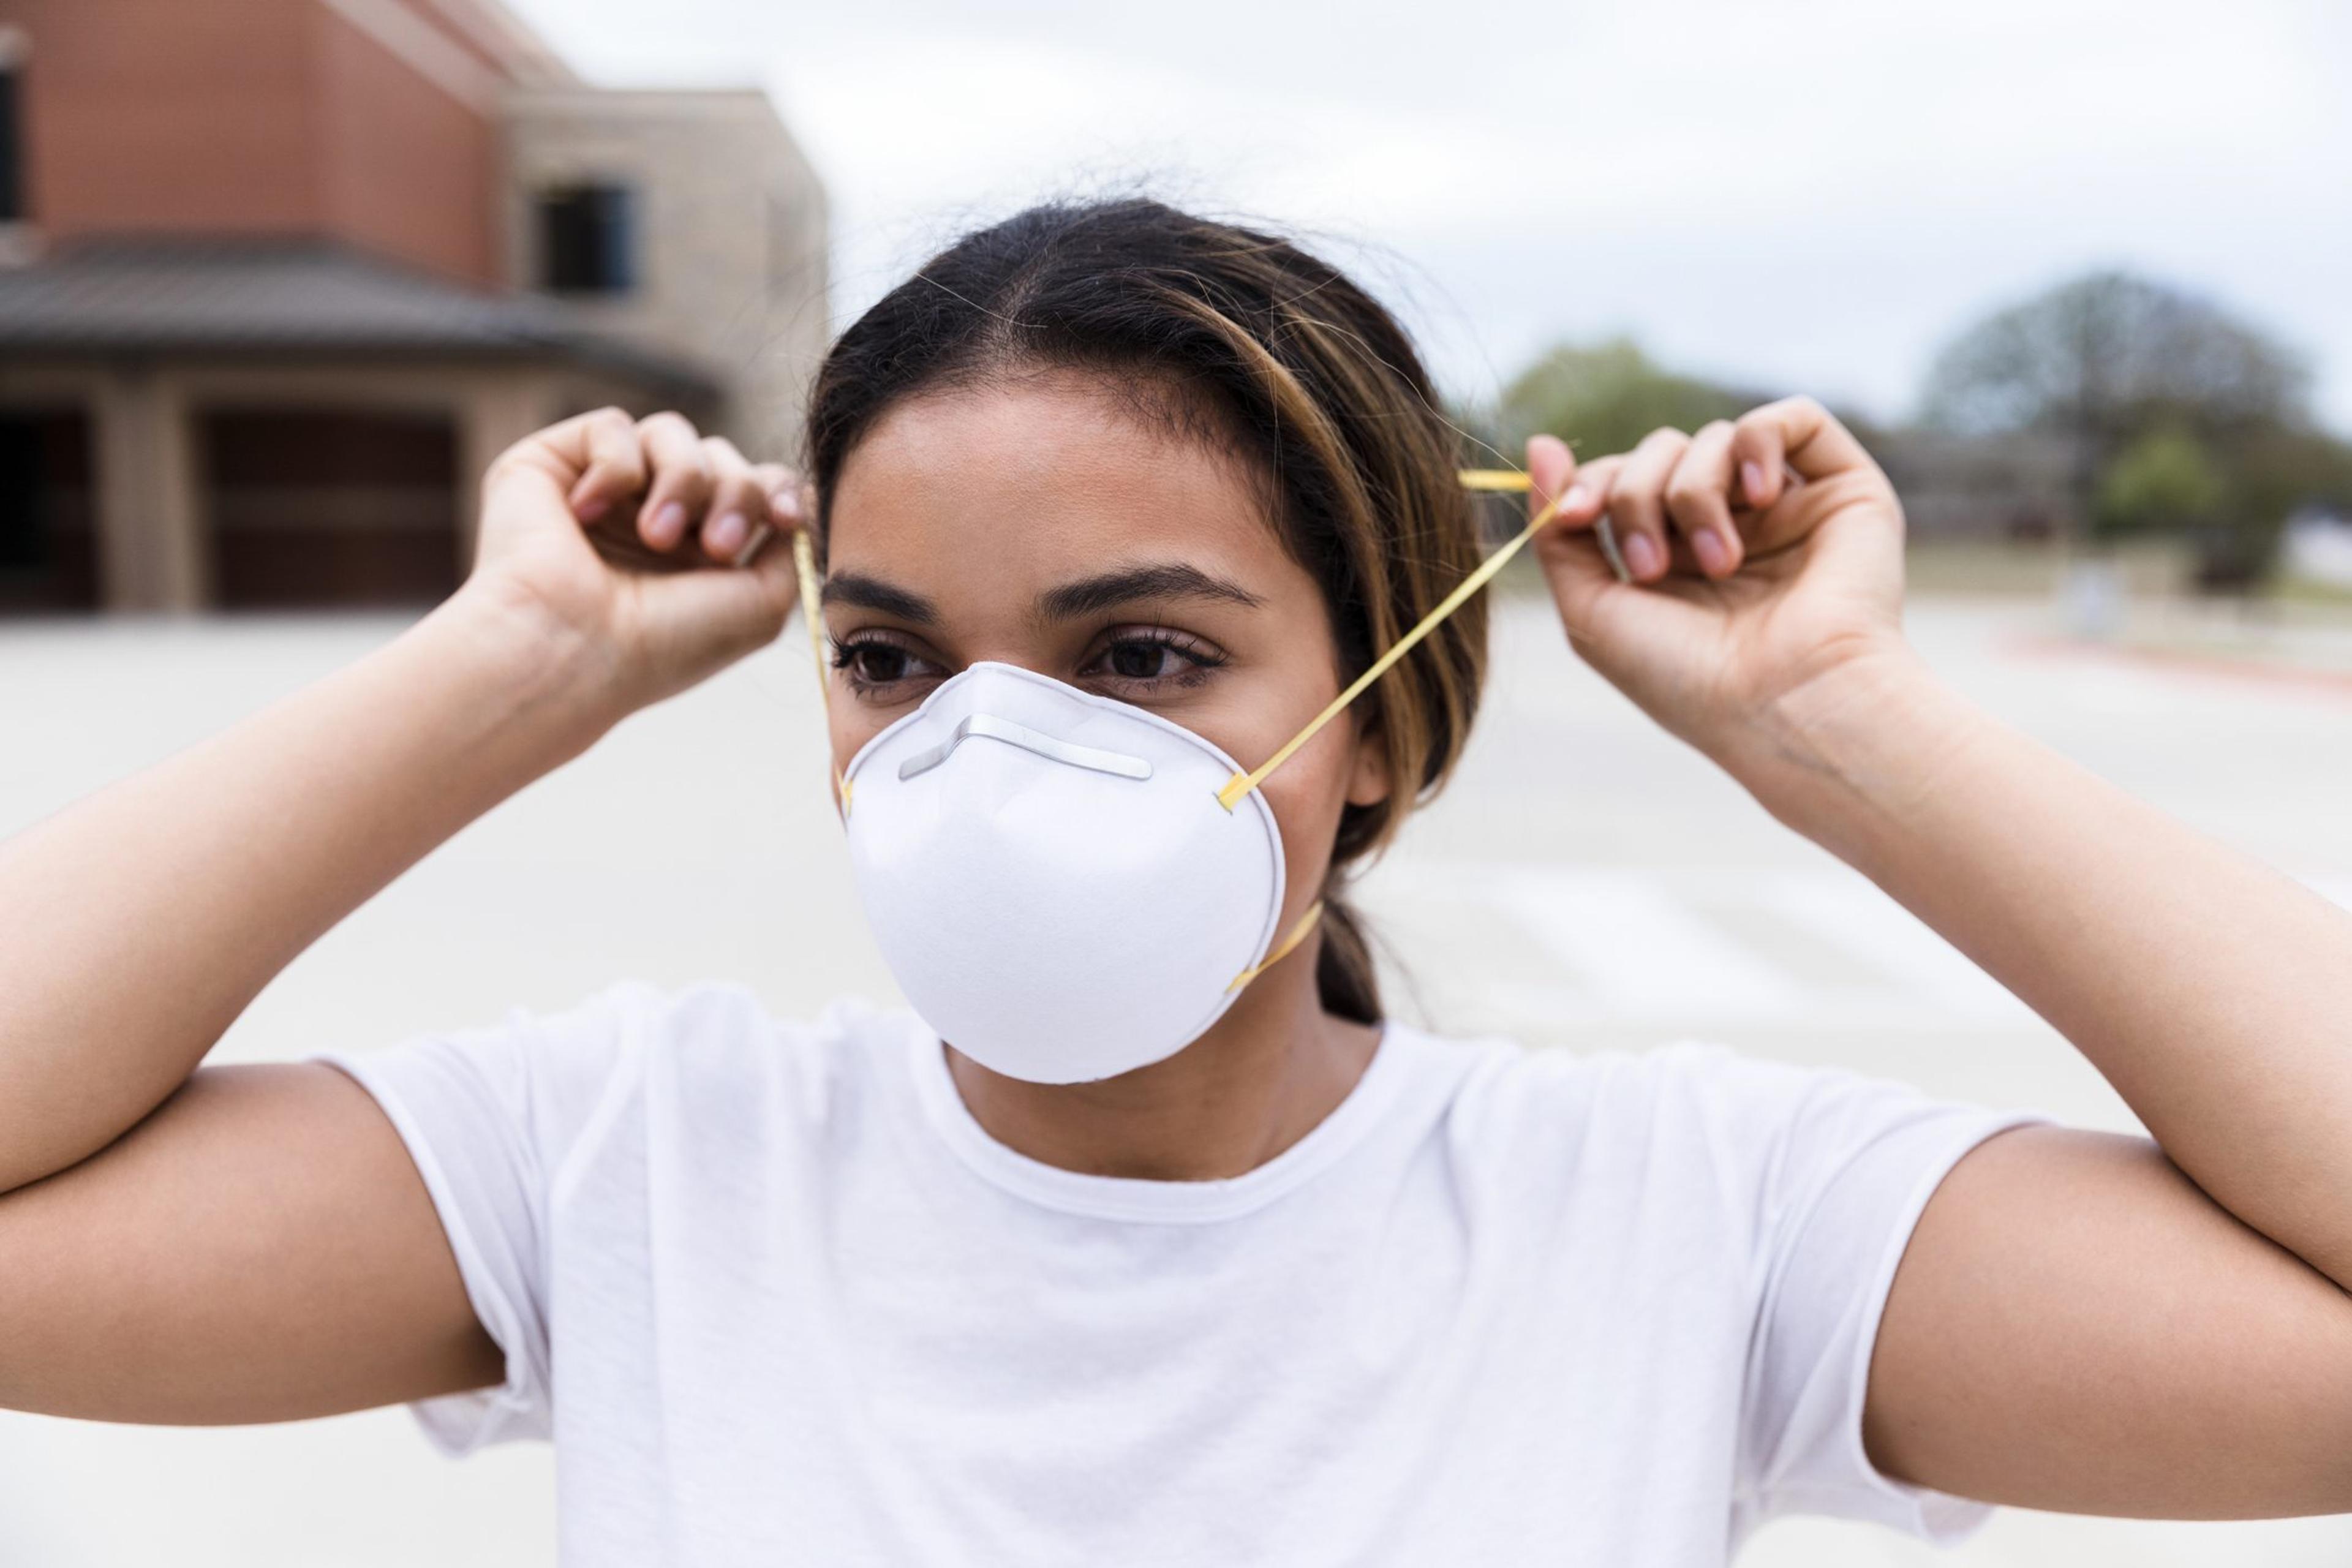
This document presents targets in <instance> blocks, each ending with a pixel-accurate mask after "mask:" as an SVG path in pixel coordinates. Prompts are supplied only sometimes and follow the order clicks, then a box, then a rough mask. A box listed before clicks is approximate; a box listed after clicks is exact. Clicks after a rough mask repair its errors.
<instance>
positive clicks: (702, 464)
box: [637, 414, 716, 551]
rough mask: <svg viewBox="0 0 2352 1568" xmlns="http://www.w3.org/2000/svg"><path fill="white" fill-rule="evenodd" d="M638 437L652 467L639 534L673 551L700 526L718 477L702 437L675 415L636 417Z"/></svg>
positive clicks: (639, 518)
mask: <svg viewBox="0 0 2352 1568" xmlns="http://www.w3.org/2000/svg"><path fill="white" fill-rule="evenodd" d="M637 440H638V442H639V444H640V445H642V446H643V447H645V451H646V458H647V460H648V462H649V463H650V465H651V468H652V470H653V485H652V488H651V489H650V490H649V491H648V492H647V494H646V504H645V505H644V506H642V507H640V508H639V509H638V510H637V537H638V538H640V539H642V540H644V541H645V542H646V544H647V545H648V546H650V547H651V548H653V549H655V550H662V551H667V550H675V549H676V548H677V543H678V541H680V540H682V539H684V538H685V537H686V536H687V534H688V532H689V531H692V530H693V529H695V528H696V527H698V526H699V525H700V523H701V521H702V517H703V513H704V511H705V510H706V509H707V508H708V507H709V504H710V492H711V489H712V488H713V486H714V484H715V482H716V479H715V476H714V475H713V474H712V472H711V468H710V458H709V453H707V452H706V451H705V450H704V449H703V445H702V437H701V435H700V434H699V433H698V431H697V430H696V429H695V427H694V426H691V425H689V424H688V423H687V422H686V420H685V419H684V418H683V417H682V416H678V415H676V414H656V415H652V416H648V417H646V418H644V419H641V420H639V421H637Z"/></svg>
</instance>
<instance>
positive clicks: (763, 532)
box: [735, 463, 810, 566]
mask: <svg viewBox="0 0 2352 1568" xmlns="http://www.w3.org/2000/svg"><path fill="white" fill-rule="evenodd" d="M751 476H752V478H753V479H755V480H756V481H757V482H758V484H759V487H760V493H761V496H763V497H765V498H766V500H765V503H764V504H765V506H766V512H765V515H764V521H761V522H760V523H759V524H758V525H757V526H756V527H754V528H753V529H752V530H751V542H750V543H749V544H747V545H745V546H744V547H743V552H742V553H741V554H740V555H739V556H737V557H736V561H735V563H736V564H737V565H738V566H747V565H749V564H751V562H752V560H753V559H754V558H756V557H757V556H758V555H759V553H760V552H761V551H762V550H763V549H765V548H766V547H767V544H768V542H769V541H770V540H772V539H773V538H774V537H775V536H776V535H778V534H780V533H791V532H792V531H793V530H795V529H798V528H801V527H803V525H804V524H805V522H806V520H807V518H808V515H809V510H810V504H809V498H808V487H807V486H806V485H805V484H803V482H802V480H801V477H800V475H798V474H796V473H794V472H793V470H792V469H790V468H786V467H784V465H783V464H782V463H756V464H754V465H752V468H751Z"/></svg>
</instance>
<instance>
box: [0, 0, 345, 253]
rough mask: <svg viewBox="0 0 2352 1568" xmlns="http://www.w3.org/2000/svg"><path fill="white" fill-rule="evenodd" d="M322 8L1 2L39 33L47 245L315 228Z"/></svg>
mask: <svg viewBox="0 0 2352 1568" xmlns="http://www.w3.org/2000/svg"><path fill="white" fill-rule="evenodd" d="M313 4H315V0H243V3H241V4H238V5H192V4H189V3H187V0H0V22H5V23H11V24H14V25H16V26H19V27H21V28H23V30H24V31H25V33H26V37H27V39H28V45H27V50H26V61H25V65H24V72H25V76H24V84H25V120H26V143H27V153H28V157H27V165H28V166H27V175H28V179H27V185H28V190H27V193H26V194H27V197H28V201H29V205H30V209H31V213H32V216H33V221H34V223H35V224H36V225H37V226H38V228H39V229H40V230H41V232H42V234H43V236H44V237H46V238H47V239H49V240H51V241H55V240H61V239H72V238H77V237H81V236H84V235H89V234H94V233H120V232H123V231H126V230H131V231H140V232H155V231H173V230H177V231H182V232H185V231H189V230H204V231H206V232H213V233H232V232H236V233H252V232H268V233H277V232H286V231H291V230H299V229H302V228H304V227H306V226H308V225H309V223H310V220H311V219H312V217H313V215H314V211H315V202H314V193H313V190H312V182H311V177H310V136H309V134H308V131H309V119H310V84H309V81H308V79H307V77H306V69H307V63H308V58H309V50H308V41H309V37H308V35H309V29H308V26H307V24H308V20H309V12H310V7H311V5H313Z"/></svg>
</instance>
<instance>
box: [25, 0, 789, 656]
mask: <svg viewBox="0 0 2352 1568" xmlns="http://www.w3.org/2000/svg"><path fill="white" fill-rule="evenodd" d="M825 335H826V318H825V210H824V192H823V190H822V188H821V187H820V185H819V184H818V182H817V180H816V178H815V175H814V173H813V172H812V171H811V169H810V167H809V165H808V163H807V161H806V160H805V159H804V158H803V157H802V155H801V153H800V152H799V150H798V148H797V147H795V145H794V144H793V141H792V138H791V137H790V135H789V134H788V133H787V132H785V130H784V128H783V126H782V124H781V122H779V121H778V120H777V118H776V115H775V112H774V110H773V109H772V107H771V106H770V104H769V102H768V100H766V98H765V97H764V96H763V95H761V93H758V92H756V91H682V92H681V91H655V92H636V91H616V90H608V89H598V88H593V87H591V86H588V85H587V84H585V83H583V82H582V81H581V80H580V79H578V78H576V77H575V76H574V75H572V72H571V71H570V70H569V69H568V68H566V67H565V66H564V65H563V64H562V61H561V60H559V59H558V58H556V57H555V56H554V55H553V53H552V52H551V51H550V50H549V49H548V48H547V47H546V46H545V45H544V44H542V43H541V41H540V40H538V39H537V38H536V37H533V36H532V35H531V34H530V32H529V31H528V30H527V29H526V28H525V27H524V26H522V25H521V24H520V22H518V21H517V20H516V19H515V18H513V17H512V16H509V15H508V14H507V13H505V12H504V11H503V10H501V9H500V8H499V6H498V5H497V4H496V3H495V0H233V3H231V0H0V614H6V613H9V612H11V611H16V612H24V611H49V612H54V611H68V612H70V611H76V610H89V609H98V608H109V609H124V610H190V609H199V608H205V607H219V608H226V609H236V608H253V607H315V606H327V605H353V604H420V603H429V602H430V601H432V600H433V599H436V598H437V597H439V596H440V595H443V594H446V592H448V590H449V589H450V588H451V587H453V586H454V585H455V584H456V583H457V580H458V578H459V577H460V576H461V575H462V574H463V571H464V562H465V561H466V559H467V556H468V554H469V552H470V544H471V541H470V526H471V516H470V512H471V507H472V502H473V488H474V477H475V476H476V475H478V472H479V470H480V469H481V468H482V466H483V464H484V463H486V462H487V461H488V458H490V457H491V456H492V455H494V454H495V453H496V452H498V451H499V449H500V448H502V447H505V446H506V445H507V444H508V443H509V442H511V441H512V440H514V439H515V438H516V437H520V436H521V435H523V434H525V433H527V432H528V431H530V430H531V429H533V428H536V427H537V426H541V425H543V424H546V423H549V422H551V421H552V420H554V419H557V418H560V417H562V416H565V415H567V414H570V413H573V412H577V411H579V410H581V409H583V408H589V407H593V406H596V405H600V404H604V403H619V404H621V405H624V406H627V407H632V408H635V409H639V410H650V409H653V408H656V407H677V408H680V409H683V410H684V411H686V412H687V413H688V414H689V415H690V416H695V417H697V418H698V419H699V420H702V421H703V422H705V423H706V424H708V425H709V426H712V427H714V428H717V429H720V430H723V431H725V432H727V433H728V434H730V435H731V436H733V437H736V439H737V440H738V442H739V444H740V445H742V446H743V447H745V448H746V450H748V451H753V452H755V453H756V454H759V455H769V454H777V453H788V452H789V450H790V447H791V444H792V441H793V430H794V428H795V426H796V422H797V419H798V416H799V410H800V399H801V394H802V389H803V384H804V383H805V381H806V378H807V376H808V374H809V373H810V371H811V370H812V369H813V367H814V363H815V361H816V358H817V356H818V355H820V354H821V353H823V351H824V342H825Z"/></svg>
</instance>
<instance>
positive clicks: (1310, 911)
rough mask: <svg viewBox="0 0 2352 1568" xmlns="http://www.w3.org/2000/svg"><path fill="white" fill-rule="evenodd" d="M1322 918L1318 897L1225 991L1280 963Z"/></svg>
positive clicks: (1321, 908)
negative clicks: (1285, 932) (1259, 961)
mask: <svg viewBox="0 0 2352 1568" xmlns="http://www.w3.org/2000/svg"><path fill="white" fill-rule="evenodd" d="M1192 798H1193V799H1195V800H1198V799H1200V798H1201V797H1200V796H1198V795H1194V796H1193V797H1192ZM1322 918H1323V900H1320V899H1318V900H1315V901H1314V902H1313V903H1311V904H1309V905H1308V906H1307V912H1306V913H1305V914H1303V915H1301V916H1299V917H1298V923H1297V925H1295V926H1292V927H1291V928H1290V934H1289V935H1287V936H1286V937H1284V938H1283V939H1282V940H1281V941H1280V942H1276V944H1275V949H1274V951H1273V952H1269V953H1267V954H1266V955H1265V963H1261V964H1259V965H1257V966H1256V967H1255V968H1254V969H1244V970H1243V971H1242V972H1241V973H1239V974H1236V975H1234V983H1233V984H1231V985H1228V986H1226V987H1225V991H1226V993H1227V994H1232V993H1234V992H1235V991H1238V990H1240V989H1241V988H1242V987H1243V986H1244V985H1246V984H1249V983H1250V982H1251V981H1253V980H1255V979H1256V978H1257V977H1258V976H1259V975H1261V974H1264V973H1265V972H1266V971H1267V970H1269V969H1272V968H1273V967H1274V966H1275V965H1276V964H1277V963H1281V962H1282V961H1283V960H1284V959H1286V958H1288V957H1289V956H1290V954H1291V950H1292V949H1294V948H1296V947H1297V945H1298V944H1299V943H1300V942H1305V941H1306V940H1307V932H1308V931H1313V930H1314V929H1315V922H1316V921H1319V920H1321V919H1322Z"/></svg>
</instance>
